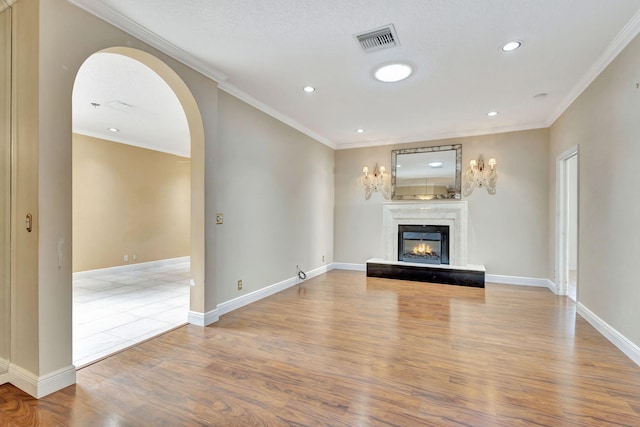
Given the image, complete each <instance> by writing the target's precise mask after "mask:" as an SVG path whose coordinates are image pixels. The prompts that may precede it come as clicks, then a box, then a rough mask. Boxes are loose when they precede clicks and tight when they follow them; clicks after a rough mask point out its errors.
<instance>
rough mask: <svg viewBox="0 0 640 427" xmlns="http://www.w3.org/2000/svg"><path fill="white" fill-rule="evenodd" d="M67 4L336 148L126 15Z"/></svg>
mask: <svg viewBox="0 0 640 427" xmlns="http://www.w3.org/2000/svg"><path fill="white" fill-rule="evenodd" d="M0 1H8V0H0ZM68 1H69V2H70V3H72V4H74V5H75V6H77V7H79V8H80V9H82V10H84V11H86V12H88V13H90V14H92V15H94V16H96V17H98V18H100V19H102V20H103V21H106V22H108V23H109V24H111V25H113V26H114V27H116V28H119V29H120V30H122V31H124V32H126V33H128V34H131V35H132V36H134V37H137V38H138V39H140V40H142V41H143V42H145V43H147V44H149V45H150V46H152V47H154V48H156V49H158V50H159V51H161V52H163V53H165V54H167V55H169V56H170V57H172V58H173V59H175V60H177V61H180V62H182V63H183V64H185V65H187V66H188V67H190V68H193V69H194V70H195V71H197V72H199V73H201V74H203V75H205V76H206V77H209V78H210V79H212V80H214V81H215V82H217V83H218V88H219V89H222V90H224V91H225V92H227V93H229V94H230V95H233V96H235V97H236V98H238V99H241V100H242V101H244V102H246V103H247V104H249V105H251V106H252V107H255V108H257V109H258V110H260V111H262V112H264V113H266V114H268V115H270V116H272V117H273V118H275V119H277V120H280V121H281V122H283V123H286V124H287V125H289V126H291V127H292V128H294V129H296V130H298V131H300V132H302V133H303V134H305V135H307V136H309V137H310V138H313V139H315V140H316V141H318V142H320V143H322V144H324V145H326V146H328V147H330V148H332V149H334V150H335V149H336V145H335V144H334V143H332V142H331V141H329V140H328V139H327V138H325V137H323V136H321V135H319V134H317V133H316V132H313V131H312V130H310V129H308V128H306V127H305V126H303V125H302V124H300V123H298V122H297V121H295V120H293V119H292V118H291V117H289V116H287V115H285V114H282V113H281V112H279V111H277V110H275V109H273V108H271V107H269V106H268V105H266V104H265V103H263V102H260V101H258V100H257V99H255V98H254V97H253V96H251V95H249V94H248V93H246V92H244V91H242V90H240V89H239V88H238V87H236V86H234V85H232V84H230V83H229V82H227V79H228V78H229V76H227V75H226V74H224V73H223V72H221V71H219V70H217V69H215V68H213V67H211V66H210V65H208V64H205V63H204V62H203V61H200V60H199V59H197V58H196V57H194V56H193V55H191V54H189V53H187V52H185V51H184V50H182V49H180V48H179V47H177V46H176V45H174V44H172V43H170V42H168V41H167V40H165V39H163V38H162V37H160V36H158V35H157V34H155V33H153V32H151V31H149V30H147V29H146V28H144V27H142V26H141V25H139V24H137V23H135V22H133V21H132V20H131V19H129V18H127V17H126V16H124V15H122V14H120V13H119V12H116V11H115V10H113V9H112V8H110V7H108V6H105V5H104V4H103V3H100V2H95V1H91V0H68Z"/></svg>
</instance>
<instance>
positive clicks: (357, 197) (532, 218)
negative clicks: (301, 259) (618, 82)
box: [334, 129, 549, 279]
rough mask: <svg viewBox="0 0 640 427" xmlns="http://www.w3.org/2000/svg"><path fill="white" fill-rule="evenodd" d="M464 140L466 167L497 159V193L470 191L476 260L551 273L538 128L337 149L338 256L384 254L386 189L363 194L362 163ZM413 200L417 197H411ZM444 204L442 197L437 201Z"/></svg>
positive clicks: (350, 259) (544, 132)
mask: <svg viewBox="0 0 640 427" xmlns="http://www.w3.org/2000/svg"><path fill="white" fill-rule="evenodd" d="M448 144H462V167H463V170H464V169H466V167H467V165H468V164H469V161H470V160H471V159H477V158H478V157H479V156H480V155H483V156H484V158H485V159H487V158H489V157H495V158H496V160H497V161H498V183H497V191H496V194H495V195H489V194H488V193H487V192H486V190H485V189H484V188H477V189H476V190H475V191H474V192H473V194H471V196H469V197H466V198H465V197H463V200H467V201H468V203H469V254H468V257H469V264H482V265H485V267H486V268H487V273H488V274H495V275H506V276H515V277H520V278H536V279H542V278H546V274H547V255H546V250H547V247H548V244H547V238H548V237H547V226H548V222H547V221H548V219H547V211H548V205H547V204H548V201H547V191H548V162H547V158H548V156H549V132H548V129H538V130H530V131H522V132H511V133H501V134H493V135H483V136H474V137H465V138H455V139H447V140H438V141H425V142H418V143H411V144H402V145H387V146H382V147H371V148H358V149H349V150H338V151H337V152H336V202H335V203H336V213H335V217H336V223H335V236H334V239H335V248H336V255H335V257H336V261H337V262H342V263H356V264H362V263H364V262H366V260H367V259H369V258H373V257H381V255H382V246H381V230H382V204H383V203H385V202H391V201H390V200H384V199H383V198H382V195H381V194H380V193H374V194H373V195H372V196H371V199H370V200H365V198H364V188H363V186H362V184H361V182H360V177H361V174H362V172H361V171H362V167H363V166H369V168H371V167H372V166H373V164H374V163H376V162H378V163H379V164H380V165H382V166H385V168H386V170H387V171H389V172H390V171H391V150H394V149H398V148H413V147H429V146H436V145H448ZM408 203H410V202H408ZM434 203H437V201H434Z"/></svg>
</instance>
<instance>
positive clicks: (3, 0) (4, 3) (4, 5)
mask: <svg viewBox="0 0 640 427" xmlns="http://www.w3.org/2000/svg"><path fill="white" fill-rule="evenodd" d="M16 3H18V0H0V12H4V11H5V9H8V8H10V7H11V6H13V5H14V4H16Z"/></svg>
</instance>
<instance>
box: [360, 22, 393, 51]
mask: <svg viewBox="0 0 640 427" xmlns="http://www.w3.org/2000/svg"><path fill="white" fill-rule="evenodd" d="M356 38H357V39H358V42H359V43H360V46H362V50H364V52H365V53H369V52H375V51H376V50H382V49H389V48H392V47H396V46H399V45H400V41H399V40H398V35H397V34H396V29H395V28H394V27H393V24H389V25H387V26H384V27H382V28H378V29H375V30H373V31H367V32H366V33H362V34H356Z"/></svg>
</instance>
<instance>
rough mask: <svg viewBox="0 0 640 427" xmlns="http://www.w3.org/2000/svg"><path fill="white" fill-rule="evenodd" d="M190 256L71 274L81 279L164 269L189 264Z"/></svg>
mask: <svg viewBox="0 0 640 427" xmlns="http://www.w3.org/2000/svg"><path fill="white" fill-rule="evenodd" d="M190 261H191V257H190V256H183V257H178V258H168V259H160V260H157V261H148V262H138V263H135V264H127V265H117V266H115V267H107V268H99V269H97V270H87V271H78V272H75V273H73V278H74V279H82V278H84V277H87V276H92V275H94V274H118V273H123V272H126V271H137V270H144V269H146V268H153V267H164V266H166V265H172V264H180V263H183V262H190Z"/></svg>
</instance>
